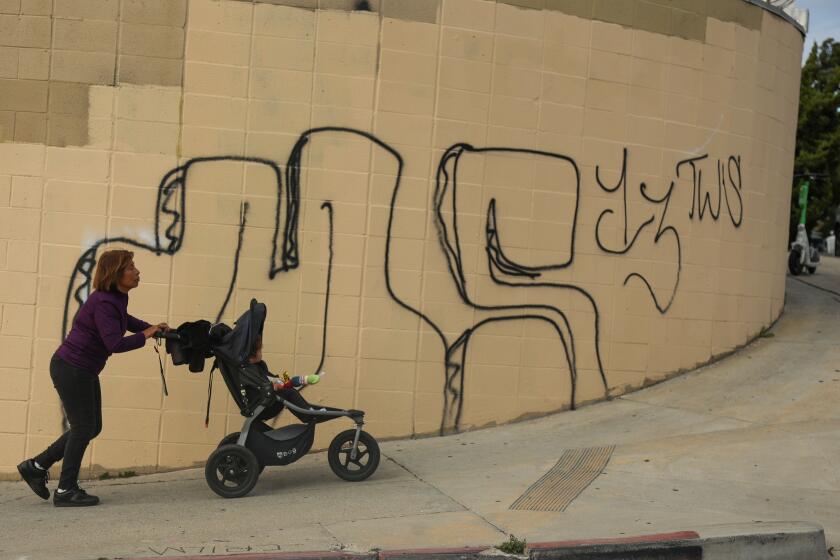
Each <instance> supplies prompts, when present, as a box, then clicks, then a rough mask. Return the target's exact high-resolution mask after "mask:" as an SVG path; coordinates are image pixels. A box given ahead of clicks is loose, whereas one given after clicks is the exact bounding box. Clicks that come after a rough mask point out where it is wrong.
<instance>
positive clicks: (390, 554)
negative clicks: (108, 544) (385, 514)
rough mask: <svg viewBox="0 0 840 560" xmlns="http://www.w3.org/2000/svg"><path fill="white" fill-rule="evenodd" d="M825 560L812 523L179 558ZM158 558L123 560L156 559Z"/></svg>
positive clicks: (817, 529) (820, 534)
mask: <svg viewBox="0 0 840 560" xmlns="http://www.w3.org/2000/svg"><path fill="white" fill-rule="evenodd" d="M494 556H495V557H506V558H516V559H521V560H526V559H527V560H596V559H598V560H602V559H603V560H732V559H735V558H737V559H738V560H752V559H756V560H759V559H761V560H777V559H778V560H824V559H825V558H827V551H826V546H825V534H824V531H823V528H822V527H821V526H819V525H814V524H810V523H794V522H791V523H750V524H737V525H720V526H717V527H710V528H708V529H706V530H703V532H702V534H701V533H698V532H695V531H679V532H673V533H657V534H651V535H640V536H634V537H621V538H605V539H588V540H572V541H555V542H539V543H530V544H528V546H527V550H526V554H524V555H512V554H504V553H503V552H501V551H499V550H497V549H496V548H495V547H492V546H487V547H484V546H482V547H463V548H420V549H406V550H383V551H372V552H367V553H351V552H342V551H323V552H279V553H246V554H233V555H223V556H220V555H212V556H206V555H202V556H177V557H173V558H179V559H180V560H208V559H212V560H487V559H488V558H491V557H494ZM153 558H154V557H148V556H145V557H134V558H123V559H122V560H152V559H153Z"/></svg>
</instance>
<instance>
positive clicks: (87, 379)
mask: <svg viewBox="0 0 840 560" xmlns="http://www.w3.org/2000/svg"><path fill="white" fill-rule="evenodd" d="M50 377H52V382H53V385H54V386H55V389H56V391H58V396H59V397H60V398H61V404H62V405H64V412H65V414H67V420H68V422H69V423H70V429H69V430H68V431H66V432H64V433H63V434H62V435H61V437H59V438H58V439H57V440H55V441H54V442H53V443H52V445H50V446H49V447H48V448H47V449H46V450H45V451H44V452H43V453H41V454H40V455H38V456H37V457H35V461H37V462H38V464H39V465H41V466H42V467H44V468H45V469H48V468H50V467H51V466H52V465H53V464H55V463H57V462H58V461H60V460H62V459H64V463H62V465H61V479H60V480H59V481H58V487H59V488H61V489H62V490H69V489H70V488H74V487H75V486H76V485H77V484H78V480H79V468H80V467H81V465H82V457H83V456H84V454H85V449H87V446H88V443H90V440H92V439H93V438H95V437H96V436H98V435H99V432H101V431H102V392H101V390H100V388H99V376H98V375H95V374H94V373H92V372H89V371H87V370H84V369H81V368H77V367H76V366H73V365H71V364H68V363H67V362H65V361H64V360H62V359H61V358H59V357H58V356H53V358H52V360H51V361H50Z"/></svg>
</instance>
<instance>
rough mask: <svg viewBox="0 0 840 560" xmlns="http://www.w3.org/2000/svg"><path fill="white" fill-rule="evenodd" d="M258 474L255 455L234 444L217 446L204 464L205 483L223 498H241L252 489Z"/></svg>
mask: <svg viewBox="0 0 840 560" xmlns="http://www.w3.org/2000/svg"><path fill="white" fill-rule="evenodd" d="M259 476H260V473H259V464H258V463H257V457H256V456H255V455H254V454H253V452H251V450H250V449H248V448H247V447H242V446H241V445H236V444H227V445H222V446H221V447H218V448H217V449H216V450H215V451H214V452H213V453H211V454H210V457H209V458H208V459H207V464H206V465H205V466H204V478H205V479H206V480H207V485H208V486H210V489H211V490H212V491H213V492H215V493H216V494H218V495H219V496H221V497H223V498H241V497H242V496H244V495H245V494H247V493H248V492H250V491H251V490H253V488H254V486H255V485H256V484H257V479H258V478H259Z"/></svg>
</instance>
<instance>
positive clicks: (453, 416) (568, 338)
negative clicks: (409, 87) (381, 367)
mask: <svg viewBox="0 0 840 560" xmlns="http://www.w3.org/2000/svg"><path fill="white" fill-rule="evenodd" d="M321 135H331V136H336V137H338V138H342V137H348V138H351V139H354V140H359V139H362V140H366V141H367V142H369V143H370V144H371V147H375V148H378V149H380V150H382V151H383V152H384V153H385V154H387V156H388V157H389V158H390V160H391V161H392V162H393V165H394V172H393V177H394V179H393V186H392V190H391V199H390V207H389V214H388V224H387V231H386V232H385V257H384V259H385V262H384V274H385V286H386V290H387V292H388V295H389V297H390V298H391V299H392V300H393V301H394V302H396V303H397V304H398V305H399V306H400V307H402V308H403V309H405V310H406V311H408V312H410V313H412V314H414V315H416V316H417V317H419V318H420V320H422V321H423V322H424V323H425V324H426V325H428V326H429V327H430V328H431V329H432V330H433V331H434V332H435V334H436V335H437V336H438V338H439V339H440V342H441V343H442V345H443V348H444V359H443V364H442V365H443V370H442V371H443V376H442V381H443V396H444V408H443V413H442V418H441V425H440V432H441V433H445V432H447V431H452V430H458V429H459V427H460V423H461V418H462V413H463V405H464V386H465V375H466V360H467V355H468V349H469V344H470V341H471V339H472V336H473V335H474V334H476V332H478V331H479V330H480V329H481V328H482V327H484V326H487V325H491V324H494V323H504V322H509V321H530V320H534V321H540V322H543V323H546V324H547V325H548V326H549V327H550V328H551V329H552V330H553V331H554V332H555V333H556V335H557V338H558V341H559V343H560V345H561V346H562V348H563V351H564V354H565V362H566V363H565V366H566V367H568V370H569V371H568V375H569V379H570V395H569V399H570V400H569V403H570V407H571V408H574V407H575V406H576V399H577V387H578V357H579V356H578V351H577V348H576V342H575V328H573V325H572V324H571V323H570V320H569V316H568V314H567V313H566V312H564V311H563V310H561V309H559V308H558V307H557V306H554V305H549V304H542V303H538V304H508V305H505V304H503V303H498V302H494V303H493V304H487V303H482V302H478V301H477V300H476V298H475V297H473V296H471V294H470V291H469V289H468V275H467V274H466V273H465V270H464V260H463V255H462V246H461V239H460V231H459V221H458V202H457V201H458V197H457V193H458V166H459V163H460V161H461V158H462V157H463V156H464V155H466V154H480V155H485V156H488V155H489V156H492V155H516V156H522V157H528V158H544V159H545V160H546V161H551V162H556V163H559V164H561V165H564V166H568V167H569V168H570V169H571V170H572V171H573V175H574V179H573V185H571V186H572V187H573V194H574V207H573V209H567V210H572V218H571V224H570V229H569V245H568V248H567V249H568V257H567V258H565V259H560V260H559V262H551V263H548V264H533V263H532V264H523V263H521V262H517V261H516V260H515V259H513V258H511V257H510V256H509V255H508V254H506V253H505V250H504V246H503V243H502V232H501V231H500V227H499V220H498V211H499V204H498V201H497V199H496V198H492V199H490V200H489V202H488V203H487V208H486V221H485V224H484V254H486V256H487V270H488V273H489V277H490V278H491V280H492V281H493V283H494V284H496V285H498V286H504V287H508V288H512V289H513V288H516V289H522V288H527V289H531V290H536V292H535V293H540V292H539V291H540V290H568V291H570V292H572V293H574V294H576V295H577V296H580V297H582V298H584V299H585V300H586V302H587V304H588V305H589V306H591V308H592V311H593V316H592V317H593V318H592V323H591V327H592V331H593V333H594V337H595V344H594V350H593V352H594V356H592V362H594V363H596V364H597V368H598V373H599V375H600V379H601V383H602V385H603V388H604V393H605V395H606V394H607V393H608V387H609V384H608V382H607V378H606V373H605V370H604V367H603V363H602V359H601V349H600V345H601V343H600V337H601V330H600V322H601V313H600V310H599V307H598V304H597V302H596V300H595V298H594V296H593V295H592V294H591V293H590V292H589V291H587V290H586V289H584V288H583V287H581V286H578V285H575V284H573V283H569V282H560V281H555V280H552V278H551V275H550V274H549V273H550V272H553V271H563V270H565V269H568V268H570V267H571V266H572V264H573V262H574V259H575V244H576V236H577V227H578V212H579V205H580V193H581V184H582V177H581V172H580V169H579V167H578V165H577V163H576V162H575V160H574V159H572V158H570V157H568V156H565V155H562V154H558V153H553V152H547V151H539V150H530V149H520V148H508V147H485V148H476V147H474V146H471V145H469V144H465V143H458V144H455V145H453V146H452V147H450V148H449V149H448V150H446V152H445V153H444V154H443V155H442V157H441V159H440V162H439V164H438V167H437V173H436V178H435V190H434V193H433V200H432V212H433V215H432V218H433V222H434V224H435V227H436V228H437V234H438V235H437V238H438V239H437V241H438V244H439V249H440V250H441V251H442V252H443V255H444V257H445V261H446V265H447V269H448V272H449V277H450V278H451V280H452V283H453V285H454V287H455V289H456V290H457V292H458V296H459V298H460V300H461V303H462V304H463V305H465V306H467V307H468V308H469V310H470V311H471V315H470V317H471V319H470V320H469V322H467V323H464V324H461V325H460V326H459V327H458V329H456V330H454V331H453V329H447V330H446V332H445V330H444V328H443V326H442V325H443V323H442V321H441V319H440V318H438V319H436V318H435V317H432V316H431V315H430V314H429V313H427V312H424V310H423V309H422V304H412V303H411V302H409V301H407V300H406V299H403V298H401V297H400V296H399V295H398V293H397V290H395V285H394V278H393V277H392V276H393V270H392V267H391V263H392V256H393V255H394V251H395V249H394V243H393V239H394V235H393V233H394V228H395V224H394V220H395V209H396V203H397V200H398V196H399V194H400V189H401V188H402V177H403V170H404V167H405V162H404V160H403V157H402V156H401V154H400V153H399V151H397V150H396V149H395V148H393V147H392V146H390V145H389V144H387V143H386V142H384V141H382V140H380V139H379V138H377V137H376V136H374V135H373V134H371V133H368V132H365V131H362V130H356V129H352V128H345V127H319V128H313V129H310V130H307V131H305V132H303V133H302V134H301V135H300V136H299V137H298V140H297V142H296V143H295V145H294V147H293V148H292V150H291V152H290V154H289V157H288V159H287V161H286V168H285V172H283V171H282V170H281V168H280V166H279V165H278V164H277V163H275V162H274V161H271V160H267V159H262V158H250V157H239V156H217V157H202V158H194V159H191V160H189V161H187V162H186V163H185V164H184V165H182V166H179V167H177V168H175V169H173V170H171V171H169V172H168V173H166V174H165V175H164V177H163V179H162V180H161V182H160V184H159V188H158V192H157V202H156V212H155V243H154V245H149V244H145V243H142V242H140V241H137V240H133V239H130V238H124V237H120V238H105V239H102V240H100V241H97V242H96V243H94V244H93V246H91V247H90V248H89V249H88V250H87V251H85V252H84V253H83V255H82V256H81V257H80V258H79V260H78V262H77V263H76V266H75V267H74V271H73V275H72V277H71V280H70V283H69V285H68V290H67V297H66V301H65V309H64V319H63V325H62V336H65V335H66V332H67V327H68V321H69V320H70V314H71V307H73V306H74V305H75V306H76V312H78V307H79V306H81V305H82V304H83V302H84V299H85V297H86V295H87V294H88V293H89V291H90V282H91V276H92V271H93V268H94V266H95V263H96V254H97V251H98V249H99V248H100V247H102V246H103V245H105V244H109V243H117V242H119V243H124V244H127V245H130V246H133V247H136V248H140V249H144V250H147V251H150V252H152V253H154V254H155V255H157V256H163V255H168V256H174V255H175V254H176V253H177V252H178V251H179V250H180V249H181V247H182V246H183V243H184V239H185V237H186V234H187V228H186V223H187V209H186V190H187V188H188V178H189V171H190V169H191V168H192V167H193V166H195V165H196V164H199V163H202V162H219V161H233V162H241V163H255V164H261V165H265V166H268V167H269V168H270V169H271V170H272V172H273V173H274V177H275V180H276V196H277V198H276V207H275V216H274V235H273V237H272V241H271V247H270V262H269V266H268V278H269V279H270V280H274V279H275V277H277V275H279V274H282V273H284V272H288V271H291V270H294V269H296V268H298V267H299V266H300V263H301V255H300V252H301V249H300V247H299V244H298V230H299V219H300V201H301V191H302V189H303V188H305V185H302V184H301V181H302V178H301V177H302V175H301V168H302V162H303V153H304V150H305V149H306V148H307V147H308V146H310V145H311V142H312V140H313V139H314V138H318V137H320V136H321ZM706 157H707V156H702V157H700V158H691V159H688V160H684V161H681V162H680V163H678V164H677V167H676V175H677V177H678V178H679V177H680V171H681V169H683V168H684V167H685V166H688V167H690V168H691V171H692V177H693V185H694V192H693V194H692V197H693V200H695V201H696V202H697V213H696V215H697V216H698V219H701V220H702V219H703V216H704V215H705V213H706V212H708V213H709V214H710V215H711V216H712V217H713V218H714V219H715V220H717V219H718V218H719V216H720V209H721V208H722V206H721V199H723V200H724V201H725V202H726V206H727V209H728V211H729V215H730V217H731V219H732V222H733V225H735V227H739V226H740V224H741V221H742V219H743V202H742V198H741V193H740V191H741V161H740V157H736V156H732V157H730V158H729V159H728V160H727V162H726V165H723V164H722V163H720V162H719V164H718V179H719V180H718V186H719V194H720V193H722V196H719V197H718V201H717V202H718V205H717V209H716V210H715V209H714V208H713V204H712V202H711V198H710V196H709V193H703V197H702V200H701V194H700V193H701V188H702V185H703V183H702V169H701V168H700V167H699V165H698V164H699V162H701V161H703V160H704V159H705V158H706ZM628 161H629V155H628V150H626V149H625V150H624V154H623V161H622V170H621V174H620V176H619V179H618V182H617V183H616V184H615V185H606V184H605V183H604V181H603V180H602V173H601V168H600V166H598V167H596V170H595V179H596V182H597V184H598V186H599V187H600V188H601V189H602V190H604V191H605V192H607V193H611V194H612V193H617V192H618V191H621V194H622V206H623V209H622V213H623V229H624V231H623V246H622V247H618V248H616V247H609V246H607V244H605V243H604V242H603V239H602V237H601V227H602V222H603V221H604V220H605V219H608V218H610V217H612V216H614V215H615V211H614V210H612V209H605V210H603V211H602V212H601V214H600V215H599V217H598V220H597V222H596V225H595V232H594V233H595V239H596V242H597V244H598V246H599V247H600V248H601V250H603V251H604V252H606V253H608V254H611V255H616V256H620V255H624V254H626V253H627V252H628V251H629V250H630V249H631V248H632V247H633V246H634V245H635V244H636V243H637V242H638V240H639V239H640V235H641V233H642V232H643V230H644V229H645V228H647V227H649V226H652V225H653V224H654V223H656V233H655V235H654V241H653V243H654V245H658V244H659V243H660V242H664V240H665V238H666V237H670V238H671V239H672V240H673V242H674V243H675V246H676V253H677V259H676V265H677V275H676V282H675V285H674V287H673V290H672V292H671V295H670V298H669V299H668V301H667V302H664V303H663V302H660V301H659V298H658V297H657V295H656V294H655V292H654V290H653V288H652V286H651V284H650V282H649V281H648V279H647V278H645V277H644V276H643V275H642V274H641V273H638V272H631V273H630V274H628V275H627V276H626V278H625V279H624V285H627V283H628V282H629V281H630V280H632V279H633V278H637V279H638V280H639V281H641V282H642V283H643V284H644V285H645V286H646V287H647V289H648V290H649V292H650V294H651V297H652V299H653V301H654V304H655V306H656V308H657V309H658V311H659V312H660V313H662V314H664V313H666V312H667V311H668V309H669V308H670V307H671V305H672V304H673V301H674V297H675V294H676V291H677V287H678V285H679V277H680V270H681V266H682V246H681V242H680V235H679V232H678V230H677V229H676V228H675V227H674V226H673V225H670V224H669V223H668V222H667V218H668V210H669V206H670V202H671V197H672V196H673V195H674V194H675V192H676V189H675V186H676V182H675V181H672V182H671V183H670V186H669V188H668V189H667V190H666V192H665V193H664V194H662V195H659V196H657V195H654V194H652V193H651V192H650V191H649V189H648V186H647V185H646V184H645V183H640V186H639V193H640V195H641V197H642V198H643V199H644V200H645V201H646V202H647V203H649V204H651V205H653V206H654V207H657V208H661V213H660V214H659V219H658V222H657V215H656V212H653V213H652V214H651V215H650V216H645V218H646V219H644V220H643V221H642V223H641V225H639V226H638V227H637V228H636V229H635V231H633V233H632V235H631V234H630V229H629V226H628V201H627V197H628V195H627V193H628V188H627V187H628V181H629V180H628V175H629V173H628ZM283 178H285V186H286V188H285V191H284V189H283V186H284V183H283V180H282V179H283ZM561 186H563V185H561ZM565 186H568V185H565ZM730 191H731V196H732V200H731V202H732V203H733V204H734V202H735V200H736V199H737V212H735V211H733V204H731V203H730ZM284 197H285V198H284ZM701 202H702V203H701ZM284 203H285V212H283V209H284ZM249 208H250V206H249V202H248V201H242V203H241V206H240V216H239V230H238V242H237V247H236V252H235V255H234V256H233V261H234V262H233V273H232V275H231V281H230V283H229V286H228V290H227V295H226V297H225V299H224V301H223V302H222V304H221V306H220V309H219V311H218V315H217V319H216V320H217V321H218V320H220V318H221V317H222V315H223V314H224V312H225V310H226V308H227V306H228V304H229V302H230V298H231V296H232V294H233V290H234V286H235V284H236V280H237V275H238V265H239V259H240V253H241V250H242V246H243V242H244V235H245V231H246V227H247V221H248V212H249ZM321 209H322V210H325V211H326V212H327V216H328V220H329V265H328V268H327V290H326V295H325V305H324V326H323V335H322V347H321V360H320V363H319V366H318V368H317V369H316V371H319V370H320V369H321V368H322V367H323V364H324V360H325V357H326V352H327V323H328V313H329V300H330V291H331V285H332V284H331V283H332V268H333V258H334V254H333V253H334V245H333V241H334V208H333V205H332V203H331V202H330V201H324V202H323V204H321ZM694 210H695V209H694V208H692V211H691V213H690V218H693V217H694V216H695V212H694ZM736 216H737V218H736ZM281 221H282V224H281ZM564 249H566V248H564ZM513 293H514V292H513V291H512V292H511V294H513ZM73 316H75V314H74V315H73ZM587 326H588V325H587Z"/></svg>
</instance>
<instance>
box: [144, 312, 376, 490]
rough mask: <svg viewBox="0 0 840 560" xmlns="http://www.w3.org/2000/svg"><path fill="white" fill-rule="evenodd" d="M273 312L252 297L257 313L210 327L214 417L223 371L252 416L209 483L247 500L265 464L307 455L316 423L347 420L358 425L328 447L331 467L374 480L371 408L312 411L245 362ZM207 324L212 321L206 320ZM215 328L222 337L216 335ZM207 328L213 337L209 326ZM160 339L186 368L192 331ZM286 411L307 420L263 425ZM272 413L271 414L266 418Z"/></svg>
mask: <svg viewBox="0 0 840 560" xmlns="http://www.w3.org/2000/svg"><path fill="white" fill-rule="evenodd" d="M265 315H266V308H265V305H264V304H261V303H259V302H257V301H256V300H252V301H251V307H250V310H249V311H246V312H245V313H244V314H243V315H242V316H241V317H240V318H239V320H237V322H236V326H235V328H234V329H231V328H230V327H228V326H227V325H223V324H217V325H214V326H212V327H211V329H210V338H211V339H213V342H210V343H208V344H206V345H204V346H202V345H199V346H200V350H199V352H201V355H200V356H199V357H200V358H201V356H203V357H204V358H211V357H212V358H215V361H214V364H213V367H212V369H211V371H210V379H209V383H210V386H209V389H208V403H207V406H208V409H207V413H208V416H207V418H208V420H209V411H210V408H209V407H210V395H211V394H212V375H213V372H214V371H215V370H216V369H217V368H218V369H219V372H220V374H221V376H222V378H223V379H224V381H225V385H226V387H227V389H228V391H229V392H230V394H231V397H233V400H234V402H235V403H236V404H237V406H238V407H239V412H240V413H241V414H242V416H244V417H245V421H244V423H243V424H242V429H241V430H240V431H239V432H233V433H231V434H228V435H227V436H225V437H224V438H223V439H222V440H221V441H220V442H219V444H218V446H217V448H216V450H215V451H213V452H212V453H211V454H210V456H209V458H208V459H207V463H206V465H205V470H204V475H205V479H206V480H207V484H208V485H209V486H210V488H211V489H212V490H213V491H214V492H215V493H216V494H218V495H220V496H222V497H225V498H238V497H241V496H244V495H246V494H247V493H248V492H250V491H251V490H252V489H253V487H254V486H255V485H256V483H257V479H258V477H259V475H260V473H261V472H262V470H263V469H264V468H265V467H267V466H279V465H287V464H290V463H293V462H295V461H297V460H298V459H300V458H301V457H303V456H304V455H306V454H307V453H308V452H309V450H310V449H311V447H312V443H313V441H314V438H315V425H316V424H320V423H322V422H327V421H329V420H334V419H336V418H341V417H346V418H349V419H350V420H351V421H352V422H353V423H354V424H355V427H354V428H352V429H349V430H345V431H343V432H340V433H339V434H338V435H336V436H335V437H334V438H333V440H332V442H331V443H330V445H329V448H328V450H327V458H328V461H329V465H330V468H331V469H332V470H333V472H334V473H335V474H336V475H337V476H338V477H339V478H342V479H344V480H347V481H351V482H357V481H361V480H364V479H366V478H368V477H369V476H370V475H372V474H373V473H374V472H375V471H376V469H377V467H378V466H379V457H380V452H379V445H378V443H377V442H376V439H375V438H374V437H373V436H371V435H370V434H369V433H367V432H365V431H364V430H362V427H363V426H364V424H365V421H364V416H365V413H364V411H362V410H354V409H350V410H345V409H341V408H333V407H328V406H322V405H318V406H317V407H311V408H304V407H302V406H299V405H297V404H294V403H292V402H290V401H289V400H288V399H284V398H283V397H282V396H281V394H278V393H277V392H276V391H275V390H274V388H273V386H272V383H271V381H270V380H269V379H268V378H266V377H264V374H258V373H255V372H254V371H253V369H251V368H250V367H249V366H248V363H247V360H245V359H244V358H246V357H247V356H249V355H251V352H252V349H253V344H254V338H255V336H258V335H259V336H261V335H262V328H263V323H264V321H265ZM203 323H204V324H205V325H207V324H209V323H207V322H206V321H204V322H203ZM197 324H198V323H194V324H186V323H185V325H182V326H181V327H179V329H178V330H179V331H180V330H182V328H184V327H185V326H186V325H197ZM214 329H217V332H215V333H214V332H213V330H214ZM199 330H201V331H202V332H203V333H204V334H205V335H206V334H207V332H206V329H199ZM219 331H220V332H219ZM156 336H157V337H158V338H165V339H167V351H168V352H170V353H172V354H173V363H175V364H178V363H179V362H176V361H175V359H174V356H175V354H176V353H177V352H178V351H179V348H177V347H176V345H177V344H178V343H183V345H184V346H185V347H187V348H190V346H191V342H190V336H189V335H188V334H186V335H185V336H186V339H185V338H183V337H182V336H181V335H180V334H179V333H173V332H167V333H159V334H157V335H156ZM170 340H171V341H173V344H172V349H170V344H169V342H168V341H170ZM170 350H172V351H170ZM182 359H183V357H179V361H180V362H181V363H184V362H183V361H181V360H182ZM237 364H238V365H237ZM203 368H204V366H203V360H200V363H199V364H198V367H197V368H194V363H193V362H192V361H191V362H190V370H191V371H202V370H203ZM293 390H294V389H293ZM301 398H302V397H301ZM304 402H305V399H304ZM278 404H279V405H280V406H279V407H278V408H277V409H276V411H275V410H274V407H275V406H276V405H278ZM307 404H308V403H307ZM283 408H288V409H289V411H291V412H292V413H293V414H294V415H295V416H296V417H297V418H298V419H299V420H300V421H301V422H300V423H292V424H289V425H286V426H283V427H281V428H276V429H272V428H270V427H269V426H268V425H267V424H266V423H265V422H264V421H263V420H268V419H270V418H275V417H276V416H277V415H279V414H280V413H281V412H282V410H283ZM266 411H269V413H270V414H269V415H268V416H266V417H265V418H261V416H263V413H264V412H266Z"/></svg>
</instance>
